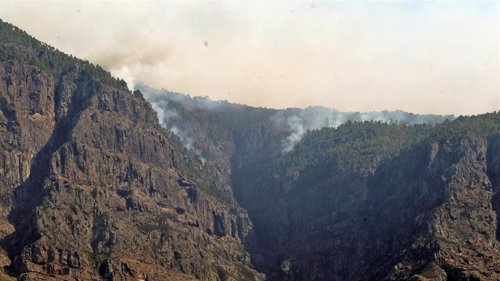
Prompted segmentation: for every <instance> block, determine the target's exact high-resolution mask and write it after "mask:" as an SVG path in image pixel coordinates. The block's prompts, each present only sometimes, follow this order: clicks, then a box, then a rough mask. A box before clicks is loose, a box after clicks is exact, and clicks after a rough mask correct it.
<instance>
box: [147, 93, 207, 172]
mask: <svg viewBox="0 0 500 281" xmlns="http://www.w3.org/2000/svg"><path fill="white" fill-rule="evenodd" d="M141 89H142V88H141ZM143 95H144V97H145V98H146V99H147V100H149V102H150V103H151V107H152V108H153V109H154V110H155V111H156V115H157V116H158V120H159V121H160V125H161V126H162V127H163V128H165V129H167V130H168V131H169V132H171V133H173V134H175V135H176V136H177V137H179V139H180V140H181V142H182V144H183V145H184V146H185V147H186V148H187V149H189V150H191V151H193V152H194V153H196V155H197V156H198V158H199V159H200V161H201V162H202V163H203V164H205V162H206V159H205V157H203V154H202V151H201V150H200V149H198V148H196V147H195V145H194V143H195V141H194V138H192V137H191V136H190V134H189V133H188V131H187V130H183V129H181V127H180V126H177V125H176V121H175V118H176V117H177V116H178V115H179V114H178V113H177V111H176V110H175V109H173V108H171V107H169V106H168V105H169V100H168V99H166V98H165V97H164V96H162V95H161V93H156V92H154V91H144V92H143Z"/></svg>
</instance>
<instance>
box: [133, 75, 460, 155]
mask: <svg viewBox="0 0 500 281" xmlns="http://www.w3.org/2000/svg"><path fill="white" fill-rule="evenodd" d="M136 88H137V89H139V90H141V91H142V92H143V93H144V96H145V98H146V99H147V100H149V101H150V102H151V104H152V105H153V108H154V109H155V110H156V112H157V114H158V118H159V119H160V122H162V126H164V127H165V128H167V129H168V130H169V131H171V132H172V133H174V134H176V135H177V136H178V137H179V138H180V139H181V141H182V142H183V144H184V145H185V146H186V147H187V148H188V149H190V150H192V151H194V152H195V153H196V154H198V156H199V157H200V159H201V160H202V161H205V160H204V158H203V156H202V152H201V150H200V149H198V148H196V147H195V140H194V138H193V137H192V136H191V135H190V134H189V130H188V129H189V128H184V127H183V126H182V125H181V122H179V121H180V120H176V117H178V114H177V112H176V111H175V110H174V109H173V108H172V107H170V106H169V102H172V103H176V104H179V105H181V106H182V107H183V108H186V109H188V110H190V109H203V110H208V111H210V110H222V109H223V108H224V107H227V108H228V109H230V108H232V109H234V108H236V107H239V106H241V105H237V104H230V103H228V102H226V101H212V100H210V99H209V98H208V97H193V98H192V97H190V96H186V95H182V94H178V93H172V92H168V91H166V90H163V89H162V90H156V89H153V88H150V87H147V86H145V85H144V84H140V83H138V84H136ZM270 110H272V109H270ZM256 114H257V113H256ZM454 118H455V117H454V116H452V115H446V116H442V115H417V114H413V113H408V112H404V111H401V110H397V111H387V110H384V111H374V112H340V111H337V110H335V109H332V108H326V107H321V106H313V107H308V108H305V109H285V110H275V114H273V115H272V116H271V120H272V121H273V122H274V123H275V124H276V125H277V127H278V129H279V130H282V131H285V132H288V133H289V134H288V136H287V137H286V138H284V139H283V141H282V152H283V153H287V152H290V151H291V150H293V148H294V147H295V145H296V144H297V143H298V142H300V140H301V139H302V137H303V136H304V135H305V134H306V133H307V132H308V131H310V130H319V129H321V128H325V127H331V128H336V127H338V126H340V125H342V124H344V123H346V122H348V121H352V122H364V121H376V122H384V123H396V124H409V125H411V124H424V123H428V124H438V123H441V122H443V121H444V120H451V119H454ZM183 128H184V129H183Z"/></svg>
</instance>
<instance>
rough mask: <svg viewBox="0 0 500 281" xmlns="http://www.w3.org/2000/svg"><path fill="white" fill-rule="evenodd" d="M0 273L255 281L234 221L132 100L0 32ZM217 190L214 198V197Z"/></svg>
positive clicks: (55, 54)
mask: <svg viewBox="0 0 500 281" xmlns="http://www.w3.org/2000/svg"><path fill="white" fill-rule="evenodd" d="M0 50H1V52H0V53H1V54H2V56H1V57H0V58H1V59H0V76H1V77H2V79H1V80H0V94H1V95H0V97H1V99H0V147H2V150H1V151H0V159H2V160H1V161H0V175H1V177H0V178H1V181H0V190H1V198H2V200H1V218H0V222H1V224H0V226H1V227H0V233H1V234H0V239H1V245H2V249H3V250H2V259H1V261H2V265H3V266H7V267H6V269H7V270H8V271H9V273H11V274H13V275H14V276H17V277H18V278H19V279H20V280H100V279H103V280H194V279H197V278H203V279H204V280H221V279H222V280H244V279H245V278H246V279H247V280H258V279H261V277H260V276H261V275H260V274H258V273H256V272H255V271H253V270H252V269H251V265H250V257H249V255H248V253H247V252H246V250H245V249H244V247H243V245H242V242H243V241H245V240H247V239H251V229H252V225H251V222H250V221H249V219H248V216H247V214H246V211H245V210H243V209H241V208H239V207H237V206H236V205H235V204H234V203H230V202H231V201H232V199H231V198H232V195H231V193H230V192H229V193H228V194H226V195H225V197H224V198H228V199H227V200H226V201H222V200H219V199H217V198H215V197H213V196H211V195H210V194H212V193H213V194H217V193H223V191H224V190H230V189H229V187H228V186H225V185H224V182H223V181H221V179H220V177H219V176H218V175H217V174H215V173H212V172H211V169H210V166H209V165H203V164H202V163H201V162H200V160H199V159H198V158H197V157H196V155H194V154H193V153H191V152H190V151H189V150H187V149H186V148H184V147H183V146H182V144H181V142H180V140H179V139H178V138H177V137H176V136H174V135H172V134H169V133H168V132H166V131H165V130H164V129H162V128H161V127H160V124H159V123H158V119H157V117H156V113H155V112H154V111H153V109H152V108H151V106H150V104H149V103H147V102H146V101H145V100H144V98H143V97H142V96H141V95H140V93H138V92H135V93H131V92H129V90H128V89H127V87H126V85H125V84H124V83H123V82H122V81H120V80H116V79H114V78H112V77H111V75H110V74H109V73H107V72H106V71H104V70H103V69H102V68H100V67H98V66H94V65H92V64H90V63H88V62H85V61H81V60H79V59H76V58H73V57H71V56H67V55H65V54H63V53H61V52H59V51H57V50H55V49H53V48H51V47H49V46H47V45H46V44H43V43H41V42H39V41H37V40H36V39H34V38H32V37H30V36H29V35H27V34H26V33H24V32H23V31H21V30H19V29H17V28H16V27H14V26H12V25H10V24H7V23H3V22H1V23H0ZM221 190H222V191H221Z"/></svg>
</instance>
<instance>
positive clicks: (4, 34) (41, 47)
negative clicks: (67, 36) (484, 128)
mask: <svg viewBox="0 0 500 281" xmlns="http://www.w3.org/2000/svg"><path fill="white" fill-rule="evenodd" d="M9 60H17V61H22V62H25V63H28V64H31V65H35V66H37V67H39V68H41V69H43V70H45V71H47V72H49V73H51V74H52V75H53V76H54V77H60V76H61V75H62V74H64V73H66V72H68V71H70V70H72V69H74V68H75V67H76V66H78V67H81V68H82V69H83V73H85V74H86V75H88V77H91V78H93V79H95V80H99V81H101V82H102V83H104V84H106V85H110V86H113V87H116V88H119V89H123V90H127V84H126V83H125V81H124V80H122V79H116V78H114V77H112V76H111V74H110V73H109V72H108V71H106V70H104V69H103V68H102V67H100V66H99V65H94V64H92V63H90V62H88V61H83V60H80V59H77V58H75V57H73V56H72V55H67V54H65V53H63V52H61V51H59V50H57V49H55V48H54V47H51V46H49V45H48V44H46V43H43V42H40V41H38V40H37V39H35V38H34V37H32V36H30V35H29V34H27V33H26V32H24V31H23V30H21V29H19V28H17V27H15V26H13V25H11V24H9V23H6V22H3V21H1V20H0V61H9Z"/></svg>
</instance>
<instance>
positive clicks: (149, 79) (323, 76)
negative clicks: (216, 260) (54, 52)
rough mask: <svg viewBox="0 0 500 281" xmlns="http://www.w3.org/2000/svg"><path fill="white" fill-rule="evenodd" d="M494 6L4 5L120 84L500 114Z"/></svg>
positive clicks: (282, 102)
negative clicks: (123, 82) (115, 78)
mask: <svg viewBox="0 0 500 281" xmlns="http://www.w3.org/2000/svg"><path fill="white" fill-rule="evenodd" d="M499 3H500V2H499V1H489V2H478V1H469V2H451V1H447V2H438V1H434V2H421V1H406V2H402V1H398V2H396V1H388V2H374V1H358V2H353V1H350V2H347V1H346V2H314V1H307V2H305V1H304V2H141V1H135V2H119V1H114V2H95V1H92V2H90V1H86V2H69V1H65V2H47V1H36V2H19V1H17V2H6V1H3V0H0V18H2V19H3V20H5V21H8V22H11V23H13V24H15V25H17V26H19V27H21V28H22V29H24V30H26V31H27V32H28V33H30V34H32V35H34V36H36V37H37V38H39V39H40V40H42V41H44V42H47V43H49V44H51V45H53V46H55V47H57V48H59V49H60V50H62V51H64V52H67V53H71V54H74V55H76V56H78V57H81V58H84V59H88V60H90V61H92V62H96V63H99V64H101V65H103V66H104V67H105V68H108V69H110V70H111V72H112V73H113V74H114V75H116V76H119V77H121V78H124V79H125V80H126V81H127V82H129V83H132V82H133V81H143V82H144V83H146V84H148V85H150V86H153V87H158V88H162V87H163V88H165V89H168V90H172V91H177V92H182V93H187V94H191V95H202V96H210V97H212V98H214V99H227V100H229V101H233V102H239V103H246V104H250V105H255V106H266V107H277V108H283V107H304V106H308V105H323V106H329V107H334V108H336V109H339V110H349V111H370V110H382V109H391V110H392V109H403V110H406V111H411V112H417V113H442V114H445V113H446V114H448V113H454V114H476V113H482V112H486V111H493V110H500V4H499Z"/></svg>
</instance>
